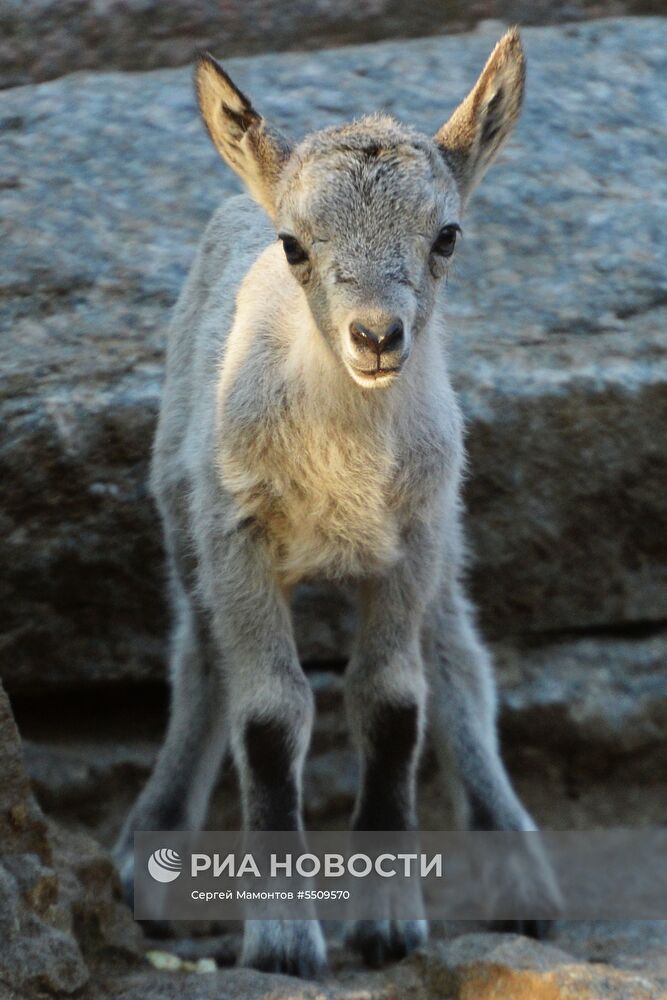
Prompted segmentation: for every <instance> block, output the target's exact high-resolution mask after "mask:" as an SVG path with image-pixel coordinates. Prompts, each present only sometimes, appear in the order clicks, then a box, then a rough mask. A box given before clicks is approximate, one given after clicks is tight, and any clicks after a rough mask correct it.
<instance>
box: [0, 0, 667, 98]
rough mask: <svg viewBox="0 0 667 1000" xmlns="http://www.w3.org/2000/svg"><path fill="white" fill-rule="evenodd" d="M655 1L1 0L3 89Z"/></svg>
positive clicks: (610, 10) (560, 17)
mask: <svg viewBox="0 0 667 1000" xmlns="http://www.w3.org/2000/svg"><path fill="white" fill-rule="evenodd" d="M657 10H658V8H657V6H656V3H655V0H653V2H651V0H570V2H568V3H567V4H559V5H558V6H557V9H554V5H553V4H552V3H550V0H491V2H488V0H486V2H484V0H475V2H473V3H466V4H464V3H460V2H458V0H454V2H451V0H450V2H448V3H442V2H437V0H413V2H412V3H410V4H406V3H402V2H401V0H356V2H352V0H344V2H341V0H317V2H315V3H313V2H312V0H292V2H291V3H289V4H277V3H276V4H273V3H267V0H245V2H243V0H225V2H221V0H4V2H3V3H2V4H1V5H0V86H4V87H7V86H16V85H18V84H24V83H30V82H31V81H34V80H49V79H52V78H53V77H56V76H62V75H63V74H65V73H71V72H72V71H73V70H79V69H91V68H97V69H140V70H146V69H155V68H157V67H160V66H180V65H182V64H183V63H186V62H188V61H190V60H191V59H192V57H193V55H194V53H195V52H196V51H197V50H198V49H201V48H208V49H212V50H213V51H215V52H219V53H220V54H221V55H224V56H225V57H226V58H228V57H229V56H231V55H247V54H250V53H253V52H264V51H267V50H268V51H271V52H276V51H279V50H284V49H303V48H319V47H320V46H325V45H326V46H331V45H341V44H344V43H347V42H361V41H374V40H377V39H383V38H393V37H399V38H414V37H417V36H419V35H434V34H440V33H442V34H445V33H449V34H451V33H452V32H458V31H462V30H465V29H466V28H469V27H472V26H473V25H474V24H475V23H476V22H477V21H478V20H479V19H480V18H496V19H502V20H504V21H505V22H506V23H507V24H515V23H522V24H549V23H554V22H555V23H559V22H562V21H568V20H569V21H573V20H576V19H579V18H586V17H600V16H601V15H604V14H623V13H628V12H633V11H634V12H636V13H652V12H655V11H657Z"/></svg>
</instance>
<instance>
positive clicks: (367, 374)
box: [347, 364, 401, 386]
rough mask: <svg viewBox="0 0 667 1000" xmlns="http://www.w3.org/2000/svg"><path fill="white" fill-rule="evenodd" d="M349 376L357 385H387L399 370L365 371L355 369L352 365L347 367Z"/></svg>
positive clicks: (380, 369)
mask: <svg viewBox="0 0 667 1000" xmlns="http://www.w3.org/2000/svg"><path fill="white" fill-rule="evenodd" d="M347 368H348V371H349V372H350V375H351V376H352V378H353V379H354V381H355V382H357V383H358V385H364V386H377V385H389V383H390V382H393V381H394V379H396V378H397V377H398V375H399V373H400V370H401V369H400V367H399V368H377V369H370V370H368V371H365V370H364V369H362V368H355V366H354V365H350V364H348V366H347Z"/></svg>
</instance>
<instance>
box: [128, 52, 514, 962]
mask: <svg viewBox="0 0 667 1000" xmlns="http://www.w3.org/2000/svg"><path fill="white" fill-rule="evenodd" d="M197 87H198V94H199V100H200V106H201V109H202V114H203V117H204V119H205V122H206V125H207V127H208V130H209V132H210V134H211V137H212V139H213V141H214V143H215V144H216V146H217V148H218V149H219V151H220V152H221V154H222V156H223V157H224V158H225V159H226V160H227V161H228V162H229V163H230V165H231V166H232V167H233V168H234V169H235V170H236V171H237V173H238V174H239V175H240V176H241V177H242V178H243V179H244V181H245V182H246V184H247V185H248V187H249V189H250V191H251V193H252V195H253V197H254V199H255V201H256V202H258V203H259V205H261V206H262V208H259V207H257V205H256V204H254V203H253V202H252V201H251V200H250V199H249V198H247V197H237V198H233V199H231V200H229V201H227V202H226V203H225V204H224V205H223V206H222V207H221V208H220V210H219V211H218V212H217V213H216V214H215V216H214V217H213V219H212V220H211V222H210V224H209V226H208V229H207V231H206V233H205V236H204V238H203V241H202V244H201V247H200V250H199V253H198V255H197V258H196V260H195V263H194V265H193V267H192V270H191V273H190V276H189V278H188V280H187V283H186V286H185V288H184V290H183V293H182V295H181V298H180V300H179V303H178V305H177V307H176V311H175V315H174V319H173V322H172V325H171V329H170V333H169V344H168V353H167V378H166V384H165V388H164V395H163V401H162V409H161V414H160V421H159V427H158V431H157V437H156V441H155V450H154V456H153V467H152V479H151V482H152V488H153V492H154V494H155V497H156V500H157V503H158V507H159V509H160V513H161V515H162V518H163V521H164V526H165V535H166V542H167V551H168V556H169V560H170V564H171V571H172V576H173V581H174V587H173V589H174V608H175V616H176V622H177V624H176V630H175V637H174V644H173V655H172V683H173V702H172V719H171V723H170V727H169V731H168V734H167V738H166V742H165V746H164V748H163V751H162V753H161V755H160V759H159V761H158V764H157V766H156V769H155V772H154V774H153V776H152V778H151V780H150V782H149V784H148V786H147V788H146V789H145V791H144V793H143V794H142V796H141V798H140V799H139V802H138V803H137V805H136V807H135V810H134V811H133V813H132V815H131V816H130V818H129V819H128V822H127V824H126V827H125V831H124V833H123V835H122V837H121V840H120V842H119V847H118V856H119V858H120V859H121V862H123V861H124V859H126V858H127V856H128V852H129V847H130V845H131V833H132V830H134V829H141V828H142V827H143V828H149V829H157V828H159V827H160V825H161V821H162V819H163V818H164V817H169V818H170V819H172V820H174V819H175V820H176V821H178V822H179V823H180V824H182V825H184V826H196V825H199V824H201V823H202V822H203V821H204V816H205V808H206V801H207V799H208V795H209V794H210V790H211V787H212V784H213V781H214V780H215V776H216V774H217V771H218V767H219V764H220V759H221V757H222V754H223V752H224V747H225V745H228V746H229V748H230V749H231V753H232V755H233V758H234V761H235V764H236V767H237V769H238V772H239V776H240V783H241V790H242V801H243V813H244V819H245V823H246V825H247V826H249V827H252V828H255V829H261V828H262V827H263V825H264V824H265V823H268V822H269V819H268V817H270V822H271V823H274V824H275V823H277V822H280V821H281V818H282V821H283V822H284V824H285V826H286V828H288V827H297V828H298V827H299V826H300V822H301V821H300V801H301V773H302V768H303V762H304V758H305V755H306V752H307V748H308V743H309V739H310V733H311V726H312V719H313V700H312V695H311V692H310V688H309V685H308V682H307V681H306V679H305V677H304V674H303V672H302V669H301V667H300V664H299V661H298V658H297V651H296V646H295V642H294V636H293V632H292V622H291V616H290V608H289V597H290V592H291V589H292V587H293V586H294V584H296V583H297V582H298V581H300V580H302V579H305V578H309V577H312V576H323V577H327V578H331V579H337V580H340V581H344V582H345V583H346V584H347V585H348V586H352V585H357V586H358V588H359V601H360V618H361V625H360V628H359V633H358V636H357V639H356V644H355V648H354V652H353V655H352V658H351V662H350V664H349V668H348V671H347V710H348V716H349V722H350V728H351V732H352V736H353V739H354V741H355V743H356V746H357V747H358V751H359V756H360V762H361V774H362V781H361V787H360V792H359V798H358V801H357V805H356V809H355V823H356V825H357V826H359V825H360V824H361V825H368V824H373V823H376V824H377V823H380V822H381V821H383V820H386V818H387V817H390V818H391V822H392V823H393V824H394V828H398V829H402V828H409V827H410V826H412V825H414V823H415V822H416V819H415V773H416V768H417V761H418V755H419V749H420V746H421V743H422V735H423V731H424V725H425V706H426V701H427V690H428V689H429V687H430V689H431V697H430V699H429V700H430V702H431V704H432V706H433V708H432V711H431V719H430V722H431V726H432V729H433V733H434V738H435V742H436V745H437V747H438V752H439V755H440V758H441V760H442V761H443V763H446V764H447V771H448V773H449V777H450V779H451V781H452V782H453V785H454V797H455V801H456V803H457V808H458V812H459V815H460V819H461V822H463V823H466V822H469V821H470V819H471V803H474V805H475V808H476V809H477V812H478V813H479V812H480V810H482V811H483V812H484V816H485V822H488V823H490V824H491V825H493V826H495V827H496V828H499V829H508V828H509V829H521V830H526V829H530V828H532V827H533V822H532V820H531V818H530V817H529V816H528V814H527V813H526V811H525V809H524V808H523V807H522V805H521V804H520V802H519V801H518V799H517V797H516V795H515V794H514V792H513V790H512V787H511V785H510V782H509V779H508V777H507V775H506V772H505V770H504V768H503V765H502V763H501V759H500V756H499V752H498V745H497V739H496V731H495V695H494V687H493V679H492V674H491V668H490V665H489V658H488V655H487V653H486V651H485V650H484V648H483V646H482V645H481V642H480V639H479V637H478V635H477V632H476V630H475V626H474V624H473V622H472V618H471V615H470V611H469V609H468V606H467V604H466V600H465V598H464V596H463V594H462V591H461V583H460V576H461V570H462V566H463V542H462V533H461V526H460V521H461V518H460V508H459V493H460V482H461V471H462V467H463V464H464V451H463V436H462V434H463V428H462V419H461V414H460V411H459V407H458V404H457V401H456V397H455V395H454V392H453V390H452V387H451V384H450V380H449V376H448V367H447V351H446V336H445V330H444V325H443V324H444V320H443V315H444V309H443V299H444V290H445V283H444V281H443V280H442V279H443V277H444V275H445V274H446V271H447V266H448V261H447V259H446V258H444V257H442V256H440V255H439V254H437V253H434V252H432V245H433V243H434V241H435V240H436V238H437V237H438V233H439V231H440V230H441V228H442V227H443V226H454V225H456V226H458V225H459V224H460V222H461V213H462V210H463V203H464V200H465V198H466V197H467V194H468V192H469V191H470V190H471V189H472V187H473V186H474V184H475V182H476V180H477V179H478V176H479V175H480V174H481V172H482V171H483V170H485V169H486V167H487V166H488V164H489V162H490V160H491V159H492V158H493V156H495V155H496V153H497V152H498V149H499V148H500V146H501V145H502V142H503V141H504V139H505V138H506V137H507V135H508V134H509V131H510V130H511V126H512V125H513V123H514V120H515V119H516V117H517V115H518V111H519V107H520V104H521V95H522V89H523V55H522V51H521V45H520V42H519V39H518V35H517V34H516V32H509V33H508V34H507V35H506V36H505V37H504V39H503V40H502V41H501V42H500V43H499V45H498V46H497V47H496V50H495V51H494V53H493V55H492V56H491V58H490V60H489V62H488V63H487V66H486V67H485V69H484V72H483V74H482V77H480V82H479V83H478V84H477V86H476V88H475V89H474V90H473V92H472V93H471V95H470V96H469V97H468V98H467V99H466V101H465V102H464V103H463V104H462V105H461V107H460V108H459V109H458V110H457V112H455V114H454V116H453V117H452V119H450V123H449V124H448V125H446V126H443V129H441V130H440V132H439V133H438V135H437V136H436V137H435V138H434V139H431V138H428V137H426V136H424V135H420V134H418V133H416V132H414V131H413V130H411V129H410V128H407V127H405V126H403V125H399V124H398V123H396V122H395V121H393V120H392V119H390V118H387V117H385V116H374V117H370V118H365V119H362V120H361V121H359V122H356V123H354V124H351V125H346V126H343V127H339V128H332V129H327V130H326V131H323V132H319V133H316V134H314V135H311V136H308V137H307V138H306V139H305V140H304V141H303V142H302V143H301V144H300V145H298V146H296V148H294V149H292V148H291V147H290V146H289V143H288V142H287V141H286V140H285V139H284V138H283V137H281V136H278V134H277V133H275V132H273V131H271V130H270V129H269V128H268V127H267V126H266V124H265V122H264V120H263V119H262V118H261V116H260V115H259V114H258V112H256V111H255V109H254V108H253V107H252V106H251V104H250V102H249V101H248V99H247V98H246V97H245V96H244V95H243V94H241V92H240V91H238V90H237V88H236V87H235V86H234V85H233V84H232V82H231V81H230V80H229V78H228V77H227V76H226V75H225V74H224V72H223V71H222V70H221V69H220V68H219V67H218V66H217V64H216V63H215V61H214V60H212V59H211V58H210V57H205V58H203V59H202V60H201V61H200V64H199V67H198V72H197ZM262 209H263V210H262ZM265 213H266V214H265ZM267 216H268V217H267ZM276 232H281V233H283V234H287V235H288V236H291V237H293V238H295V239H297V240H298V242H299V243H300V244H301V246H302V247H304V248H305V249H306V251H307V254H308V260H307V261H305V262H301V263H297V264H294V265H292V266H290V265H289V264H288V263H287V261H286V259H285V255H284V253H283V248H282V246H281V243H280V242H279V241H277V240H276ZM397 319H399V320H400V321H401V322H402V324H403V329H404V336H403V339H402V341H401V343H400V345H399V346H398V347H396V348H394V349H393V350H392V352H391V364H390V365H386V366H385V365H384V364H383V363H382V357H384V355H382V356H381V355H380V354H379V353H378V354H377V358H378V361H377V366H374V365H373V366H370V367H369V363H368V357H367V356H366V354H367V353H368V352H366V354H365V353H364V351H363V350H362V351H361V352H360V353H357V349H356V348H355V346H354V344H353V343H352V341H351V338H350V329H349V327H350V324H351V323H352V322H356V323H361V324H363V326H364V328H367V329H369V330H371V331H374V330H375V331H378V330H379V331H381V330H384V329H386V328H387V325H388V324H390V323H391V322H395V321H396V320H397ZM373 350H374V349H373ZM371 353H372V352H371ZM372 357H373V358H374V357H375V355H374V354H373V355H372ZM385 371H386V373H385ZM387 726H396V727H397V732H396V737H397V738H396V739H395V740H393V739H392V733H390V732H389V733H388V732H387V731H386V727H387ZM281 727H282V728H281ZM398 728H400V733H399V732H398ZM249 732H251V733H254V734H259V735H255V737H254V738H255V739H256V740H257V741H259V742H262V741H264V742H265V743H266V746H265V747H264V749H262V748H261V747H258V746H250V747H249V746H248V741H247V734H248V733H249ZM399 736H400V738H399ZM260 737H261V739H260ZM271 741H273V742H271ZM274 744H275V751H276V754H277V755H278V757H280V755H283V757H284V760H285V768H284V774H283V776H282V778H277V777H276V776H275V775H273V772H272V771H271V761H272V760H273V761H274V762H275V759H276V754H274V753H273V752H272V750H273V748H274ZM390 746H391V754H390V755H389V752H388V748H389V747H390ZM262 755H263V756H262ZM281 759H282V758H281ZM383 768H387V769H388V770H387V774H391V780H389V779H387V780H385V781H378V774H381V773H382V769H383ZM267 769H268V770H267ZM371 776H372V780H371ZM367 778H368V781H367V780H366V779H367ZM371 786H372V787H371ZM174 797H176V798H178V803H177V805H178V806H179V807H178V808H174ZM387 821H388V820H387ZM376 828H377V826H376ZM125 871H126V876H127V877H129V869H128V866H127V861H126V860H125ZM424 937H425V924H423V923H421V922H415V921H412V922H408V923H405V922H403V923H401V922H399V921H394V920H392V919H391V914H390V913H388V914H387V919H386V920H385V921H380V922H378V923H377V924H368V922H365V923H364V924H363V925H359V926H357V927H356V928H352V930H351V932H350V940H351V942H352V943H353V944H355V945H356V946H357V947H358V948H359V950H361V951H362V953H363V954H364V955H365V957H366V958H367V959H368V960H370V961H375V960H383V959H385V958H388V957H392V956H400V955H401V954H405V953H406V952H407V951H409V950H410V949H411V948H413V947H415V946H416V945H417V944H418V943H420V942H421V941H422V940H423V939H424ZM242 959H243V961H244V962H246V963H248V964H252V965H256V966H258V967H260V968H279V969H280V968H282V969H284V970H289V971H291V972H294V971H296V972H301V973H302V974H306V975H309V974H312V973H314V972H316V971H317V970H318V969H320V968H322V967H323V965H324V961H325V952H324V943H323V938H322V935H321V933H320V930H319V928H318V926H317V924H316V923H315V922H305V923H303V924H302V925H299V924H296V925H295V924H294V923H289V922H285V923H284V924H281V923H279V922H278V923H275V922H274V923H271V924H269V923H262V922H253V923H252V924H249V925H248V928H247V933H246V940H245V944H244V948H243V955H242Z"/></svg>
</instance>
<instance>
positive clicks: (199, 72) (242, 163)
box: [195, 52, 290, 218]
mask: <svg viewBox="0 0 667 1000" xmlns="http://www.w3.org/2000/svg"><path fill="white" fill-rule="evenodd" d="M195 86H196V88H197V99H198V101H199V110H200V111H201V116H202V118H203V119H204V124H205V125H206V128H207V129H208V134H209V135H210V137H211V139H212V140H213V143H214V145H215V147H216V149H217V150H218V152H219V153H220V155H221V156H222V158H223V159H224V160H225V161H226V162H227V163H228V164H229V166H230V167H231V168H232V170H234V171H235V172H236V173H237V174H238V176H239V177H240V178H241V180H242V181H243V182H244V183H245V185H246V187H247V188H248V190H249V192H250V194H251V195H252V196H253V198H254V199H255V201H257V202H259V204H260V205H262V207H263V208H265V209H266V211H267V212H268V213H269V215H270V216H271V217H272V218H273V216H274V214H275V198H274V195H275V188H276V184H277V182H278V178H279V176H280V172H281V170H282V168H283V166H284V164H285V163H286V161H287V160H288V159H289V155H290V148H289V144H288V142H287V141H286V140H285V139H284V138H283V136H282V135H280V133H279V132H276V131H274V130H273V129H271V128H269V126H268V125H267V124H266V122H265V121H264V119H263V118H262V116H261V115H260V114H258V113H257V111H255V109H254V108H253V106H252V104H251V103H250V101H249V100H248V98H247V97H246V96H245V94H242V93H241V91H240V90H239V89H238V87H236V86H235V85H234V84H233V83H232V81H231V80H230V78H229V77H228V76H227V74H226V73H225V71H224V69H223V68H222V66H221V65H220V64H219V63H218V62H217V61H216V60H215V59H214V58H213V56H211V55H209V54H208V52H206V53H203V54H202V55H200V56H199V58H198V60H197V67H196V70H195Z"/></svg>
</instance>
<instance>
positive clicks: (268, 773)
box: [202, 525, 326, 977]
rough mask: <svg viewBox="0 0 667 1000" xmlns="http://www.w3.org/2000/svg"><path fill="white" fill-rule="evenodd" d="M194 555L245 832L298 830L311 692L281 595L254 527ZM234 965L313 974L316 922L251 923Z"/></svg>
mask: <svg viewBox="0 0 667 1000" xmlns="http://www.w3.org/2000/svg"><path fill="white" fill-rule="evenodd" d="M208 553H213V554H216V553H217V554H218V556H217V558H211V556H210V555H209V554H208ZM223 553H224V554H223ZM202 555H203V566H204V578H203V587H204V589H205V592H206V593H207V598H208V603H209V606H210V607H211V610H212V613H213V622H214V629H215V632H216V634H217V637H218V640H219V642H220V643H221V645H222V646H223V648H224V649H225V653H226V656H225V678H224V680H225V687H226V690H227V697H228V702H229V724H230V740H231V749H232V754H233V757H234V762H235V764H236V768H237V771H238V775H239V782H240V786H241V798H242V808H243V821H244V828H245V829H246V830H248V831H271V830H287V831H299V830H301V829H302V820H301V780H302V771H303V763H304V759H305V756H306V751H307V749H308V744H309V741H310V733H311V728H312V721H313V696H312V692H311V689H310V685H309V684H308V681H307V680H306V677H305V676H304V673H303V670H302V669H301V665H300V663H299V660H298V657H297V651H296V646H295V643H294V637H293V634H292V623H291V617H290V612H289V608H288V606H287V602H286V599H285V597H284V595H283V593H282V592H281V590H280V588H279V586H278V584H277V582H276V580H275V575H274V574H273V572H272V566H271V562H270V558H269V554H268V551H267V549H266V547H265V545H264V542H263V539H262V536H261V535H260V534H258V533H257V532H256V529H254V528H253V526H252V525H250V526H247V527H244V526H242V527H240V528H239V529H237V530H235V531H232V532H231V533H229V534H228V535H227V537H226V538H225V544H224V546H222V545H212V546H211V545H210V546H208V552H206V553H202ZM241 962H242V964H243V965H249V966H252V967H254V968H257V969H261V970H263V971H271V972H284V973H288V974H291V975H300V976H305V977H315V976H317V975H319V974H320V973H321V972H322V971H323V969H324V967H325V965H326V951H325V944H324V938H323V936H322V932H321V929H320V926H319V924H318V922H317V921H316V920H312V921H310V920H309V921H294V920H249V921H247V922H246V925H245V931H244V939H243V949H242V955H241Z"/></svg>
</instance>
